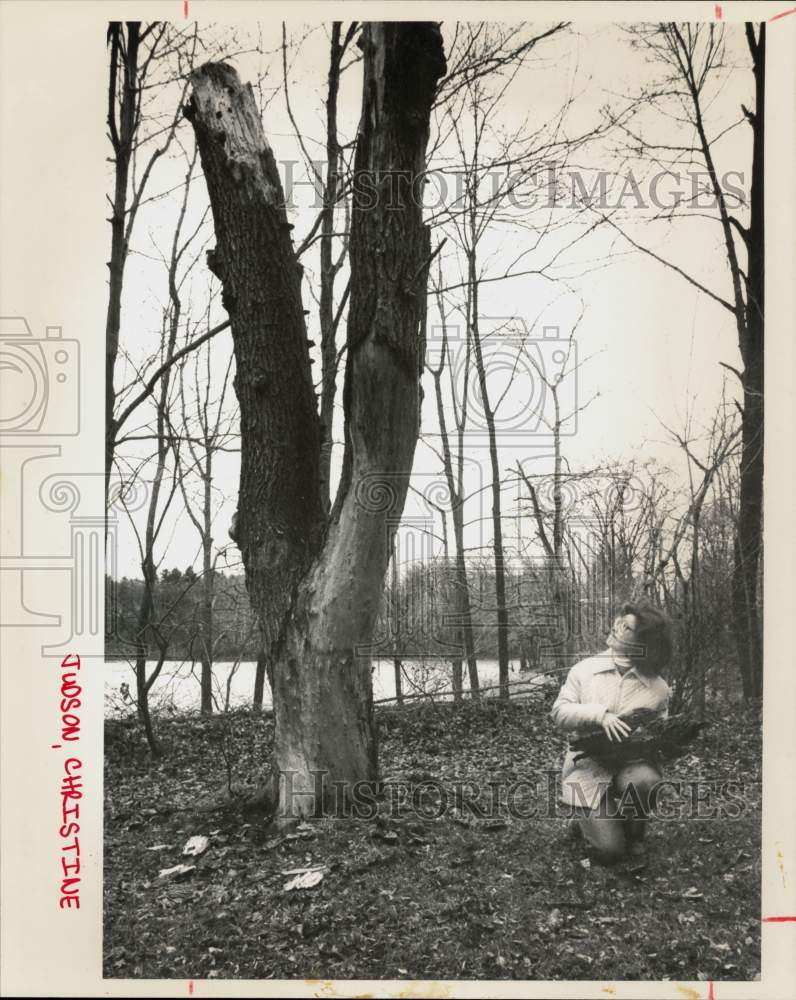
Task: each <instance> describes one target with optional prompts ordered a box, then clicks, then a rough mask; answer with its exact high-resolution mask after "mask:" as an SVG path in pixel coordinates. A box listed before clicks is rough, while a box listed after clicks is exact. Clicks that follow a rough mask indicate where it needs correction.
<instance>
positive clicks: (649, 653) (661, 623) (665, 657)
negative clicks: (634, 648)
mask: <svg viewBox="0 0 796 1000" xmlns="http://www.w3.org/2000/svg"><path fill="white" fill-rule="evenodd" d="M621 613H622V614H623V615H635V616H636V629H635V633H636V634H635V640H636V643H637V644H638V645H640V646H642V647H643V649H644V652H643V653H642V654H641V655H639V656H638V658H636V657H634V658H633V659H634V664H633V665H634V666H635V668H636V670H637V671H638V672H639V673H640V674H644V675H645V676H647V677H651V676H654V675H655V674H659V673H660V672H661V670H663V668H664V667H665V666H666V665H667V664H668V663H669V661H670V660H671V658H672V623H671V621H670V620H669V618H668V617H667V616H666V615H665V614H664V613H663V612H662V611H659V610H658V608H654V607H653V606H652V605H651V604H647V603H642V602H639V603H637V604H634V603H630V604H625V605H624V606H623V607H622V611H621Z"/></svg>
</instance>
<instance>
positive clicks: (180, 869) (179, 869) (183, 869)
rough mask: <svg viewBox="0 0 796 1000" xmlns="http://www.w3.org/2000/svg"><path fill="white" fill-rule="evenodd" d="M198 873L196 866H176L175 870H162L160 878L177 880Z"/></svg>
mask: <svg viewBox="0 0 796 1000" xmlns="http://www.w3.org/2000/svg"><path fill="white" fill-rule="evenodd" d="M192 871H196V865H174V867H173V868H162V869H161V870H160V871H159V872H158V878H169V876H172V875H173V876H174V877H175V878H177V877H179V876H180V875H187V874H188V872H192Z"/></svg>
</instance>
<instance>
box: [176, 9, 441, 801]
mask: <svg viewBox="0 0 796 1000" xmlns="http://www.w3.org/2000/svg"><path fill="white" fill-rule="evenodd" d="M362 47H363V53H364V66H363V73H364V79H363V103H362V117H361V123H360V130H359V137H358V140H357V151H356V162H355V169H356V170H357V175H358V177H359V179H360V182H361V183H360V184H359V185H357V188H356V190H355V194H354V204H353V211H352V225H351V239H350V262H351V282H350V289H351V291H350V307H349V318H348V331H347V342H348V351H347V357H346V375H345V385H344V391H343V403H344V412H345V420H346V443H345V454H344V458H343V470H342V475H341V482H340V487H339V490H338V494H337V498H336V500H335V503H334V506H333V508H332V511H331V514H330V516H329V518H328V519H327V517H326V514H325V503H324V498H323V491H322V489H321V476H320V445H321V440H320V438H321V435H320V421H319V418H318V414H317V411H316V406H315V395H314V388H313V382H312V377H311V371H310V359H309V350H308V345H307V337H306V329H305V324H304V315H303V310H302V302H301V272H300V267H299V265H298V264H297V262H296V260H295V255H294V251H293V246H292V241H291V238H290V227H289V224H288V222H287V217H286V213H285V209H284V196H283V192H282V187H281V182H280V179H279V174H278V171H277V168H276V163H275V160H274V156H273V153H272V152H271V149H270V147H269V146H268V143H267V142H266V139H265V135H264V133H263V128H262V123H261V122H260V120H259V117H258V115H257V110H256V105H255V101H254V97H253V94H252V91H251V87H249V86H247V87H243V86H242V85H241V83H240V81H239V79H238V76H237V74H236V73H235V72H234V70H232V69H231V68H230V67H228V66H225V65H223V64H208V65H206V66H204V67H202V68H201V69H200V70H198V71H196V72H195V73H194V74H193V76H192V85H193V94H192V99H191V101H190V102H189V105H188V107H187V108H186V114H187V115H188V117H189V119H190V120H191V121H192V123H193V126H194V129H195V132H196V137H197V143H198V146H199V151H200V155H201V158H202V164H203V167H204V172H205V177H206V180H207V185H208V190H209V193H210V201H211V205H212V209H213V216H214V219H215V228H216V238H217V242H218V246H217V249H216V251H215V254H213V255H212V257H211V262H212V265H213V268H214V270H215V272H216V273H217V274H218V275H219V277H221V279H222V281H223V285H224V296H223V301H224V305H225V307H226V308H227V311H228V312H229V315H230V321H231V328H232V336H233V342H234V346H235V357H236V364H237V376H236V380H235V389H236V392H237V394H238V400H239V402H240V410H241V439H242V440H241V447H242V453H241V482H240V503H239V516H238V525H237V534H238V542H239V546H240V549H241V552H242V555H243V561H244V565H245V567H246V580H247V586H248V589H249V593H250V595H251V598H252V602H253V605H254V608H255V611H256V612H257V614H258V617H259V620H260V622H261V625H262V628H263V637H264V643H265V649H266V652H267V654H268V656H269V659H271V660H272V663H273V668H272V674H273V695H274V716H275V734H274V762H273V763H274V782H275V785H276V786H277V787H276V788H275V793H276V795H277V799H278V813H279V814H280V816H282V817H292V816H296V815H308V814H311V813H312V812H313V811H314V810H315V809H316V808H317V807H318V806H320V805H322V804H324V802H327V801H328V800H331V798H332V794H333V792H334V794H335V796H336V794H337V791H338V789H337V788H336V787H335V783H340V784H341V786H342V790H343V793H344V794H345V793H348V794H350V792H351V790H352V787H353V786H354V784H355V783H357V782H360V781H366V782H373V781H375V780H376V778H377V746H376V730H375V726H374V720H373V695H372V686H371V671H370V662H369V659H368V658H367V657H366V656H363V655H362V651H363V648H364V646H365V644H367V643H368V642H369V641H370V639H371V635H372V630H373V626H374V624H375V620H376V616H377V614H378V610H379V604H380V598H381V593H382V588H383V585H384V578H385V574H386V571H387V567H388V563H389V558H390V553H391V550H392V536H393V534H394V531H395V528H396V526H397V522H398V519H399V518H400V515H401V513H402V511H403V506H404V501H405V498H406V491H407V488H408V481H409V475H410V472H411V467H412V460H413V456H414V450H415V444H416V441H417V434H418V429H419V402H420V399H419V396H420V393H419V381H420V371H421V370H422V361H423V357H422V345H421V338H420V336H419V331H420V325H421V319H422V312H423V307H424V305H425V287H424V285H422V283H421V282H420V281H419V279H420V278H421V277H425V275H424V267H423V263H424V261H423V254H424V249H425V247H426V246H427V243H428V233H427V230H426V227H425V226H424V225H423V221H422V208H421V206H420V203H419V202H420V199H419V198H417V197H413V196H412V195H413V191H412V187H413V186H414V185H413V184H412V183H411V182H412V181H414V180H416V179H418V178H419V177H420V176H421V175H422V172H423V170H424V168H425V149H426V143H427V141H428V128H429V115H430V110H431V104H432V100H433V97H434V93H435V88H436V81H437V79H438V78H439V77H440V76H441V75H442V74H443V73H444V71H445V60H444V55H443V50H442V41H441V35H440V31H439V27H438V26H437V25H436V24H434V23H415V22H400V23H382V22H376V23H369V24H366V25H365V26H364V28H363V35H362ZM396 177H399V178H400V177H402V178H403V179H404V181H408V182H409V184H408V186H407V185H404V186H403V188H402V187H401V186H400V185H398V186H397V187H396ZM426 269H427V268H426Z"/></svg>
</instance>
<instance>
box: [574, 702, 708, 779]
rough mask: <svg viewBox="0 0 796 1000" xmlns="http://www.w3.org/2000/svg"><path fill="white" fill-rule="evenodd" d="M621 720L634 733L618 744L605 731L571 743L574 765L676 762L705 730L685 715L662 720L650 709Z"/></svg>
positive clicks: (641, 710)
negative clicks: (586, 759)
mask: <svg viewBox="0 0 796 1000" xmlns="http://www.w3.org/2000/svg"><path fill="white" fill-rule="evenodd" d="M620 718H622V720H623V721H624V722H626V723H627V724H628V725H629V726H630V728H631V732H630V733H629V734H628V735H627V736H626V737H625V738H624V739H623V740H621V741H619V742H616V741H612V740H609V739H608V737H607V736H606V735H605V733H604V732H603V730H602V729H601V730H599V731H598V732H595V733H590V734H589V735H587V736H582V737H580V738H579V739H575V740H570V749H571V750H573V751H574V752H575V762H576V763H577V762H578V761H579V760H580V759H581V758H582V757H592V758H594V759H595V760H597V761H599V762H600V763H601V764H605V765H606V766H608V767H611V768H616V767H621V766H622V765H623V764H626V763H628V762H629V761H632V760H650V761H653V762H655V761H656V760H659V759H661V758H662V759H664V760H676V759H677V758H678V757H682V756H683V755H684V754H685V753H686V752H687V750H688V745H689V744H690V743H691V742H693V740H694V739H695V738H696V737H697V736H698V734H699V732H700V731H701V729H702V723H701V722H699V721H698V720H697V719H695V718H694V717H693V716H690V715H687V714H686V713H681V714H679V715H671V716H669V718H667V719H662V718H660V716H658V715H656V714H655V713H654V712H651V711H650V710H649V709H638V710H637V711H635V712H631V713H630V714H629V715H627V716H620Z"/></svg>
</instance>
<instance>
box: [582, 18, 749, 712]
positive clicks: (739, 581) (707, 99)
mask: <svg viewBox="0 0 796 1000" xmlns="http://www.w3.org/2000/svg"><path fill="white" fill-rule="evenodd" d="M633 35H634V38H635V40H636V42H637V44H639V45H641V46H642V47H643V48H644V50H645V52H647V53H648V54H650V55H651V56H652V57H653V58H654V60H655V61H656V62H657V64H658V65H659V66H662V67H663V70H664V78H663V79H662V80H661V81H660V83H659V84H658V85H656V86H655V87H653V88H648V89H647V90H646V91H645V93H644V95H643V96H642V98H641V99H639V100H638V101H637V102H636V104H635V109H634V110H639V111H644V110H645V109H648V108H649V106H650V105H651V106H652V108H653V110H654V111H655V113H656V117H658V118H662V117H663V116H664V115H668V116H671V115H672V114H674V115H676V116H677V120H678V122H679V123H681V124H682V123H683V122H685V123H686V124H687V125H688V126H689V128H690V129H691V131H692V135H693V139H692V141H691V142H690V143H689V142H688V140H686V141H685V144H684V143H683V141H682V140H680V141H679V142H678V143H677V144H676V145H675V144H673V143H672V142H671V141H667V140H663V141H656V140H655V139H654V138H652V137H651V136H650V135H649V133H644V132H642V131H641V129H640V128H638V127H634V124H633V120H632V119H633V114H628V113H627V111H625V112H623V113H622V115H620V116H619V118H620V119H621V120H622V128H623V130H624V131H625V133H626V134H627V137H628V143H629V145H630V146H632V147H633V148H634V149H635V150H637V151H640V152H642V153H647V155H648V156H649V157H650V158H651V159H652V160H653V162H654V163H656V164H658V165H660V166H662V167H664V168H665V169H670V168H671V167H672V166H673V165H675V164H677V165H679V166H681V167H682V166H687V165H690V164H694V163H696V164H697V165H698V166H700V167H701V168H702V170H703V172H704V173H705V175H706V176H707V178H708V182H707V189H708V192H709V193H710V194H711V195H712V197H713V211H712V213H709V214H710V217H711V218H712V219H713V220H715V221H716V222H718V224H719V226H720V229H721V235H722V242H723V246H724V251H725V256H726V262H727V269H728V273H729V278H730V285H731V295H730V296H725V295H724V294H721V293H719V292H716V291H715V290H714V289H711V288H709V287H707V286H706V285H705V284H704V282H702V281H701V280H700V279H699V278H698V276H695V275H694V274H693V273H692V272H688V271H686V270H685V269H684V268H682V267H680V266H679V265H678V264H676V263H675V262H673V261H671V260H668V259H666V258H665V257H663V256H662V255H660V254H658V253H656V252H655V251H653V250H652V249H650V248H649V247H648V246H646V245H644V244H642V243H641V242H639V241H637V240H635V239H633V238H632V237H631V236H630V235H629V234H628V233H627V232H626V231H625V230H624V229H623V228H622V227H620V225H619V224H618V223H617V222H616V221H615V220H614V219H610V218H609V217H608V216H606V215H604V214H603V216H602V217H603V219H604V220H605V221H606V222H608V223H609V224H610V225H611V226H613V227H614V228H615V229H616V230H617V231H619V232H620V233H622V236H623V237H624V238H625V239H626V240H627V241H628V242H629V243H631V244H632V245H633V246H634V247H635V248H636V249H638V250H640V251H642V252H644V253H645V254H647V255H648V256H649V257H651V258H652V259H654V260H656V261H658V263H660V264H661V265H663V266H664V267H667V268H668V269H670V270H672V271H674V272H675V273H677V274H679V275H680V276H681V277H682V278H683V279H684V280H685V281H687V282H688V283H689V284H691V285H692V286H693V287H695V288H698V289H699V290H700V291H701V292H703V293H704V294H705V295H707V296H708V298H709V299H710V300H711V301H712V302H715V303H716V304H717V305H719V306H721V307H722V308H723V309H725V310H727V311H728V312H729V313H730V314H731V315H732V317H733V321H734V324H735V328H736V331H737V337H738V349H739V352H740V356H741V363H742V369H741V370H740V371H739V370H736V369H735V368H733V367H732V366H731V365H726V364H725V365H724V367H726V368H728V369H729V370H730V371H732V372H734V374H735V375H736V376H737V377H738V379H739V382H740V387H741V394H742V405H741V406H740V411H741V427H742V430H741V437H742V456H741V486H740V498H739V511H738V532H737V538H736V550H735V567H734V570H733V624H734V629H735V635H736V651H737V656H738V663H739V668H740V672H741V678H742V681H743V688H744V694H745V697H747V698H757V697H760V695H761V693H762V678H763V646H762V631H761V626H760V612H759V594H758V590H759V576H760V557H761V547H762V531H763V472H764V466H763V444H764V426H763V391H764V382H763V376H764V365H763V351H764V316H765V309H764V291H765V282H764V274H765V238H764V212H763V194H764V139H765V62H766V26H765V24H764V23H761V24H760V25H759V26H758V28H757V29H755V26H754V25H753V24H749V23H748V24H746V25H745V36H746V43H747V47H748V50H749V53H750V55H751V62H752V75H753V84H754V93H755V106H754V108H753V109H751V110H750V109H749V108H746V107H745V106H743V105H742V109H741V110H742V112H743V117H742V118H741V119H740V120H739V121H738V122H735V123H734V124H733V125H732V126H729V127H723V128H720V129H718V130H717V129H715V128H713V127H712V126H711V124H710V110H711V104H712V102H713V96H714V95H713V92H712V87H713V86H714V85H715V84H716V83H717V82H718V80H719V79H720V74H721V71H722V69H723V66H724V59H725V36H726V29H725V26H724V25H723V24H715V23H710V24H677V23H674V22H668V23H666V24H661V25H656V26H650V27H645V28H638V29H634V31H633ZM672 105H674V109H675V110H674V112H672V111H671V110H670V108H671V106H672ZM745 123H746V124H748V126H749V128H750V130H751V142H750V148H751V162H752V168H751V179H750V187H749V199H748V203H747V204H746V205H739V206H737V208H742V209H745V210H746V212H747V218H748V222H747V223H746V224H745V223H744V222H743V221H742V219H741V218H740V217H739V215H738V211H737V208H736V206H734V205H733V204H732V198H733V197H734V195H733V194H731V193H730V192H729V191H727V190H726V189H725V186H724V184H723V174H722V172H721V170H720V166H719V162H718V157H719V151H718V144H719V142H720V140H721V139H722V138H723V137H724V136H725V135H726V133H727V132H728V131H729V130H730V128H734V127H736V126H738V125H744V124H745ZM700 193H702V192H701V191H700ZM704 212H705V210H704V209H702V213H703V214H704ZM674 214H675V213H674V212H673V211H672V210H671V209H667V210H666V211H665V212H663V213H661V218H664V219H666V220H671V218H673V217H674ZM679 214H680V215H684V214H687V213H686V212H681V213H679ZM722 364H723V362H722Z"/></svg>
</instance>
